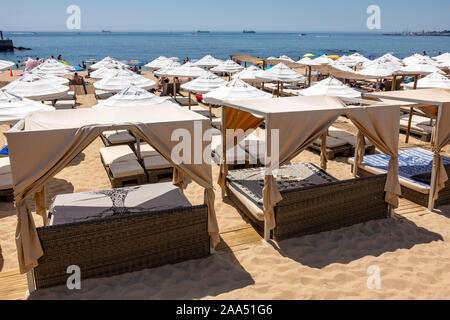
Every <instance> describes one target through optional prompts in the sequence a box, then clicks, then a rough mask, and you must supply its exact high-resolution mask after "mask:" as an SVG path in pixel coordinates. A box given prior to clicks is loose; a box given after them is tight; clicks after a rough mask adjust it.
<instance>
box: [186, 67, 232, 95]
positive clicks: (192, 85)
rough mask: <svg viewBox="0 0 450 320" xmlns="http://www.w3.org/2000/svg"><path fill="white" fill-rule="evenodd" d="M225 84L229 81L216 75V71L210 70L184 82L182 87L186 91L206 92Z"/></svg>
mask: <svg viewBox="0 0 450 320" xmlns="http://www.w3.org/2000/svg"><path fill="white" fill-rule="evenodd" d="M225 84H227V81H225V80H223V79H222V78H220V77H218V76H216V75H215V74H214V73H211V72H208V73H206V74H205V75H203V76H200V77H198V78H197V79H194V80H192V81H190V82H188V83H185V84H183V85H182V86H181V88H182V89H183V90H186V91H191V92H198V93H205V92H210V91H212V90H215V89H217V88H219V87H221V86H223V85H225Z"/></svg>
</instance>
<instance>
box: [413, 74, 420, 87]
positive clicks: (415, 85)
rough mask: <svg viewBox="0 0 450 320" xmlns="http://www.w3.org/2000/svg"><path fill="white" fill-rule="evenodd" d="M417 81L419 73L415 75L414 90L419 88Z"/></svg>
mask: <svg viewBox="0 0 450 320" xmlns="http://www.w3.org/2000/svg"><path fill="white" fill-rule="evenodd" d="M417 81H419V75H417V74H416V75H415V76H414V90H416V89H417Z"/></svg>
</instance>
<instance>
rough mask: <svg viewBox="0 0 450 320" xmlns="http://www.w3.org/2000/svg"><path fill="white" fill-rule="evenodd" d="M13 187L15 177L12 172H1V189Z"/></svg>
mask: <svg viewBox="0 0 450 320" xmlns="http://www.w3.org/2000/svg"><path fill="white" fill-rule="evenodd" d="M12 187H13V178H12V174H11V173H6V174H0V190H8V189H12Z"/></svg>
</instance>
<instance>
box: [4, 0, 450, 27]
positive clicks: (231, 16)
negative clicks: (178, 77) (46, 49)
mask: <svg viewBox="0 0 450 320" xmlns="http://www.w3.org/2000/svg"><path fill="white" fill-rule="evenodd" d="M72 4H75V5H78V6H79V7H80V9H81V27H82V29H81V31H99V30H102V29H108V30H112V31H192V30H199V29H201V30H211V31H241V30H242V29H244V28H245V29H254V30H256V31H296V32H298V31H355V32H364V31H368V29H367V28H366V20H367V17H368V15H367V14H366V9H367V7H368V6H369V5H373V4H374V5H378V6H380V8H381V14H382V15H381V22H382V30H381V31H404V30H409V31H418V30H422V29H425V30H444V29H450V23H449V18H448V16H449V13H450V1H448V0H432V1H425V0H421V1H419V0H397V1H395V0H394V1H393V0H390V1H386V0H371V1H365V0H359V1H357V0H345V1H343V0H334V1H331V0H318V1H317V0H316V1H303V0H281V1H276V0H258V1H254V0H222V1H216V0H190V1H189V0H185V1H181V0H167V1H161V0H160V1H153V0H147V1H145V0H127V1H115V0H109V1H107V0H70V1H65V0H62V1H61V0H60V1H55V0H52V1H50V0H40V1H36V0H21V1H20V2H17V1H11V0H4V1H2V4H1V8H2V10H1V11H0V30H6V31H66V30H67V29H66V20H67V18H68V16H69V15H68V14H67V13H66V8H67V7H68V6H69V5H72ZM20 8H24V9H23V10H20Z"/></svg>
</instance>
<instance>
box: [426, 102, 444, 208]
mask: <svg viewBox="0 0 450 320" xmlns="http://www.w3.org/2000/svg"><path fill="white" fill-rule="evenodd" d="M441 117H442V105H439V106H438V115H437V119H436V128H435V130H436V132H438V130H439V122H440V120H441ZM434 160H435V159H434V155H433V167H432V171H431V184H430V195H429V198H428V211H433V210H434V194H435V192H436V183H437V172H436V168H437V163H435V161H434Z"/></svg>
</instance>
